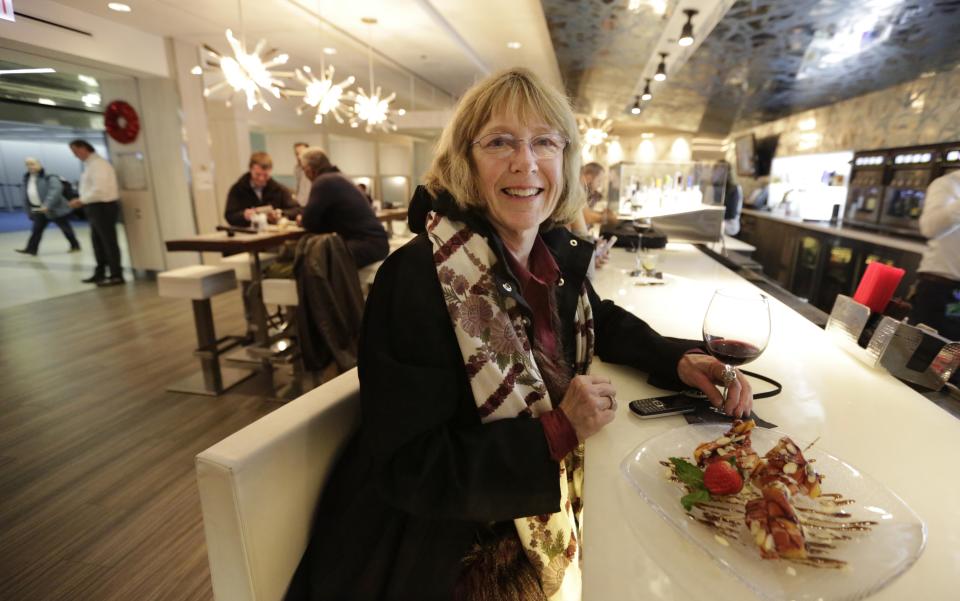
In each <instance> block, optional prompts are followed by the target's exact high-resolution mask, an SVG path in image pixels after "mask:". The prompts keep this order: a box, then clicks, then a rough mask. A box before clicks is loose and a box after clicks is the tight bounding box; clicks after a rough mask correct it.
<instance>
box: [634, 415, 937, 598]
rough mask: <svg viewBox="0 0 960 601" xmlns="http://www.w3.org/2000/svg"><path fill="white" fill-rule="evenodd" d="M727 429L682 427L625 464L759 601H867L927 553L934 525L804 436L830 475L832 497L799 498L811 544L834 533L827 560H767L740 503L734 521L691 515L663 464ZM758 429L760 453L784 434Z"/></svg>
mask: <svg viewBox="0 0 960 601" xmlns="http://www.w3.org/2000/svg"><path fill="white" fill-rule="evenodd" d="M728 429H729V425H728V424H709V425H689V426H684V427H680V428H675V429H673V430H670V431H668V432H664V433H663V434H660V435H658V436H654V437H653V438H650V439H648V440H646V441H645V442H643V443H642V444H640V445H639V446H638V447H637V448H636V449H634V450H633V451H632V452H631V453H630V454H629V455H627V457H626V458H624V460H623V461H622V462H621V464H620V467H621V470H622V472H623V474H624V476H625V477H626V479H627V481H628V482H630V484H631V485H632V486H633V488H634V489H635V490H636V491H637V492H638V493H640V496H641V497H643V498H644V499H645V500H646V501H647V502H648V503H649V504H650V505H651V506H652V507H653V509H654V510H655V511H656V512H657V513H659V514H660V515H661V516H662V517H663V518H664V519H665V520H666V521H667V522H668V523H669V524H670V525H671V526H673V528H675V529H676V530H679V531H680V533H682V534H683V535H684V536H685V537H687V538H688V539H689V540H690V541H691V542H693V543H694V544H696V545H697V546H698V547H700V548H701V549H703V551H704V552H706V554H707V555H708V556H709V557H710V558H711V559H713V560H714V561H715V562H717V563H718V564H719V565H720V566H721V567H722V568H724V569H726V570H728V571H729V572H730V573H731V574H733V575H734V576H735V577H736V578H738V579H739V580H740V581H741V582H743V583H744V584H745V585H746V586H747V587H749V588H750V589H751V590H753V591H754V592H755V593H756V594H757V595H758V596H759V597H760V598H762V599H768V600H771V601H774V600H795V601H818V600H822V601H854V600H856V599H863V598H865V597H867V596H869V595H871V594H873V593H875V592H877V591H879V590H880V589H882V588H883V587H884V586H886V585H887V584H889V583H890V582H892V581H893V580H894V579H896V577H897V576H899V575H900V574H902V573H903V572H905V571H906V570H907V569H908V568H909V567H910V566H911V565H913V563H914V562H915V561H916V560H917V559H918V558H919V557H920V554H921V553H922V551H923V548H924V545H925V544H926V539H927V528H926V525H925V524H924V523H923V521H922V520H921V519H920V518H919V517H918V516H917V514H915V513H914V512H913V510H911V509H910V507H908V506H907V504H906V503H904V502H903V500H901V499H900V497H898V496H897V495H896V494H894V493H893V492H892V491H890V490H889V489H887V488H886V487H885V486H883V485H882V484H880V483H879V482H877V481H876V480H874V479H872V478H870V477H869V476H867V475H865V474H864V473H863V472H861V471H859V470H857V469H855V468H854V467H853V466H851V465H849V464H847V463H845V462H844V461H842V460H840V459H838V458H836V457H834V456H833V455H830V454H828V453H826V452H823V451H821V450H820V449H818V448H817V447H816V446H813V447H811V448H809V449H807V443H806V442H804V441H800V440H796V439H794V442H795V443H797V445H799V447H800V448H801V449H806V450H804V452H803V453H804V456H805V457H806V458H807V460H808V461H812V462H813V466H814V468H815V469H816V470H817V472H819V473H820V474H822V475H823V485H822V486H823V492H824V495H823V496H822V497H821V498H820V499H816V500H811V499H807V498H805V497H800V498H798V497H794V499H795V505H796V506H797V509H798V511H799V512H800V514H801V519H802V520H803V521H804V522H805V525H804V531H805V532H807V533H808V543H810V542H814V543H818V542H819V543H823V540H824V539H823V538H820V536H821V534H824V533H825V535H826V536H827V537H828V539H831V540H828V544H826V545H824V546H825V547H826V548H820V549H817V550H816V551H817V553H818V556H819V557H824V558H825V560H824V561H822V562H820V563H819V565H817V566H814V565H810V564H809V563H804V562H802V560H798V561H793V560H788V559H774V560H765V559H761V557H760V552H759V550H758V548H757V547H756V545H755V544H754V542H753V541H752V538H751V536H750V532H749V530H748V529H747V527H746V525H745V524H744V522H743V512H742V504H740V506H739V508H738V507H737V506H736V505H734V506H729V505H728V506H726V511H727V514H728V515H729V516H736V517H735V519H734V520H733V521H731V522H727V524H726V525H724V524H723V522H722V521H720V522H719V523H715V522H716V521H717V520H716V516H717V514H718V512H717V511H714V510H712V509H710V508H706V511H705V510H704V508H695V509H694V511H693V512H690V513H688V512H687V511H685V510H684V509H683V507H682V506H681V504H680V498H681V497H682V496H683V495H684V494H686V492H687V490H686V487H684V486H683V485H682V484H681V483H679V482H677V481H674V480H671V479H670V476H671V475H672V473H671V471H670V469H669V467H666V466H665V465H663V463H664V462H666V463H669V458H670V457H684V458H687V460H688V461H691V462H692V461H693V460H692V459H691V457H692V455H693V450H694V449H695V448H696V447H697V445H698V444H700V443H702V442H706V441H709V440H713V439H715V438H717V437H718V436H721V435H722V434H723V433H724V432H726V431H727V430H728ZM751 435H752V440H753V448H754V450H755V451H756V452H757V453H758V454H759V455H760V456H761V457H762V456H763V455H764V454H765V453H766V452H767V451H768V450H769V449H771V448H772V447H774V446H775V445H776V444H777V441H778V440H779V439H780V437H782V436H783V435H784V433H782V432H777V431H771V430H765V429H762V428H754V429H753V430H752V431H751ZM833 495H838V496H833ZM834 501H837V503H834ZM720 505H723V504H720ZM817 512H822V513H817ZM721 513H722V512H721ZM711 516H713V517H712V518H711ZM697 518H700V519H701V521H698V520H697ZM714 523H715V524H714ZM724 528H725V530H724ZM834 533H836V534H838V535H839V536H841V537H842V538H840V539H837V540H832V539H834V538H836V536H834ZM808 548H809V547H808Z"/></svg>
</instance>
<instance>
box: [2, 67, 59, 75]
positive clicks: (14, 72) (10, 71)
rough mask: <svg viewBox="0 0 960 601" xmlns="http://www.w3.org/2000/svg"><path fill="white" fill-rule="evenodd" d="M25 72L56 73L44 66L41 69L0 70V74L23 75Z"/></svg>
mask: <svg viewBox="0 0 960 601" xmlns="http://www.w3.org/2000/svg"><path fill="white" fill-rule="evenodd" d="M27 73H56V71H55V70H53V69H51V68H50V67H44V68H42V69H3V70H0V75H25V74H27Z"/></svg>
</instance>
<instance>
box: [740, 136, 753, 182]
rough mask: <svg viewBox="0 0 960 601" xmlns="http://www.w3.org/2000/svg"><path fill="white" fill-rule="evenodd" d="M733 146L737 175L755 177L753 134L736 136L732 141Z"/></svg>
mask: <svg viewBox="0 0 960 601" xmlns="http://www.w3.org/2000/svg"><path fill="white" fill-rule="evenodd" d="M734 148H735V150H736V152H737V175H742V176H746V177H756V175H757V149H756V144H755V143H754V139H753V134H747V135H746V136H740V137H739V138H737V139H736V140H735V141H734Z"/></svg>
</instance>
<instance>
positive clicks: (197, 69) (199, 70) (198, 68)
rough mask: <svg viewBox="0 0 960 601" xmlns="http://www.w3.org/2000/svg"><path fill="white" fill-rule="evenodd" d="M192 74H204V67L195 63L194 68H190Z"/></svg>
mask: <svg viewBox="0 0 960 601" xmlns="http://www.w3.org/2000/svg"><path fill="white" fill-rule="evenodd" d="M190 74H191V75H203V67H201V66H200V65H194V66H193V68H192V69H190Z"/></svg>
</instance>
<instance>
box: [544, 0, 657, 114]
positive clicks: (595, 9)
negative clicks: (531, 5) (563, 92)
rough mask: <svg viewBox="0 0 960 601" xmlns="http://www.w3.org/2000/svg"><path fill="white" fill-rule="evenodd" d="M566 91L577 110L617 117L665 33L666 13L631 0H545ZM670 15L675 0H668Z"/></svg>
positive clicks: (548, 23)
mask: <svg viewBox="0 0 960 601" xmlns="http://www.w3.org/2000/svg"><path fill="white" fill-rule="evenodd" d="M541 2H542V4H543V10H544V14H545V15H546V17H547V27H548V28H549V30H550V37H551V39H552V40H553V47H554V50H555V52H556V54H557V61H558V63H559V64H560V71H561V73H562V74H563V78H564V82H565V84H566V87H567V93H568V94H570V96H571V97H572V98H573V99H574V104H575V109H576V110H577V111H579V112H583V113H587V114H591V115H594V116H601V115H604V116H607V115H609V116H617V115H619V114H621V113H622V112H623V111H625V110H626V109H627V107H628V105H629V104H630V103H632V102H633V97H632V96H631V92H632V89H633V86H634V84H635V83H636V82H637V78H638V77H639V74H640V73H641V72H642V70H643V68H644V67H645V66H646V63H647V60H648V59H649V58H650V56H651V54H652V53H653V51H654V49H655V48H654V47H655V45H656V43H657V41H658V40H659V38H660V33H661V30H662V28H663V20H664V17H663V16H661V15H657V14H655V13H654V12H653V11H652V10H650V9H649V8H643V9H641V10H640V11H638V12H633V11H630V10H628V9H627V2H626V0H587V1H575V0H541ZM668 5H669V6H668V10H667V12H666V13H665V14H666V15H669V14H670V11H671V10H672V7H674V6H675V5H676V0H670V2H668Z"/></svg>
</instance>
